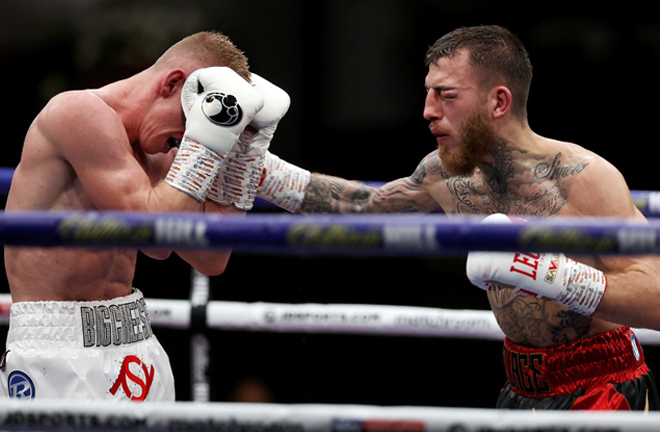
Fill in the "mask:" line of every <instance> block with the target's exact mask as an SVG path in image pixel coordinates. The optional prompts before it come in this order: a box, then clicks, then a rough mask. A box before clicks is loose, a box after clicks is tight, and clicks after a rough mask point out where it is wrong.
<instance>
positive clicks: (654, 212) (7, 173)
mask: <svg viewBox="0 0 660 432" xmlns="http://www.w3.org/2000/svg"><path fill="white" fill-rule="evenodd" d="M13 175H14V169H13V168H3V167H0V195H4V196H6V195H7V194H8V193H9V186H10V185H11V180H12V177H13ZM364 184H365V185H367V186H372V187H379V186H382V185H383V184H384V183H383V182H364ZM631 195H632V198H633V201H634V203H635V206H637V208H638V209H639V210H640V211H641V212H642V214H644V216H646V217H660V192H654V191H631ZM255 207H256V208H262V209H264V208H275V205H274V204H271V203H269V202H268V201H265V200H262V199H260V198H257V199H256V200H255Z"/></svg>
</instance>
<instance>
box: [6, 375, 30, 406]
mask: <svg viewBox="0 0 660 432" xmlns="http://www.w3.org/2000/svg"><path fill="white" fill-rule="evenodd" d="M7 388H8V389H9V397H12V398H16V399H34V396H35V391H34V383H33V382H32V379H30V377H29V376H28V374H26V373H25V372H22V371H18V370H17V371H14V372H12V373H10V374H9V378H7Z"/></svg>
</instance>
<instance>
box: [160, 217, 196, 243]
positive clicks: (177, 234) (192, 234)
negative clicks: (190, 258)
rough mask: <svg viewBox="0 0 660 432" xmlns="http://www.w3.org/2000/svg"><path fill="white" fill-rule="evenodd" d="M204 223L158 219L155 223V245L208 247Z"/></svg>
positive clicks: (188, 220)
mask: <svg viewBox="0 0 660 432" xmlns="http://www.w3.org/2000/svg"><path fill="white" fill-rule="evenodd" d="M206 228H207V226H206V222H204V221H201V220H200V221H192V220H190V219H175V218H158V219H156V221H155V232H154V237H155V239H156V243H158V244H161V243H177V244H183V245H190V246H208V244H209V241H208V238H206Z"/></svg>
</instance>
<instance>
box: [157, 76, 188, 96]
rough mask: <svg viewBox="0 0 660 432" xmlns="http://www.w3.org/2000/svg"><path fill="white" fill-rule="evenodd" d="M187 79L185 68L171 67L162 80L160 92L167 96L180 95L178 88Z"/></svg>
mask: <svg viewBox="0 0 660 432" xmlns="http://www.w3.org/2000/svg"><path fill="white" fill-rule="evenodd" d="M185 80H186V72H185V71H184V70H183V69H171V70H169V71H167V73H166V74H165V75H164V76H163V78H162V79H161V82H160V88H159V93H160V95H161V96H162V97H164V98H167V97H170V96H173V95H178V89H179V88H180V87H182V86H183V83H184V82H185Z"/></svg>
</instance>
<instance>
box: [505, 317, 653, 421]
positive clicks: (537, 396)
mask: <svg viewBox="0 0 660 432" xmlns="http://www.w3.org/2000/svg"><path fill="white" fill-rule="evenodd" d="M504 366H505V369H506V374H507V383H506V385H505V386H504V388H503V389H502V392H501V393H500V396H499V398H498V400H497V408H504V409H523V410H524V409H537V410H627V411H630V410H635V411H636V410H649V411H653V410H658V409H660V401H659V400H658V392H657V389H656V386H655V381H654V378H653V374H652V373H651V371H650V370H649V368H648V366H647V365H646V363H645V361H644V353H643V351H642V347H641V345H640V344H639V341H638V340H637V338H636V336H635V334H634V333H633V332H632V330H630V328H628V327H619V328H617V329H615V330H612V331H610V332H607V333H602V334H599V335H595V336H592V337H589V338H586V339H581V340H578V341H575V342H570V343H566V344H563V345H558V346H554V347H549V348H529V347H524V346H521V345H517V344H514V343H513V342H511V341H510V340H508V339H505V340H504Z"/></svg>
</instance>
